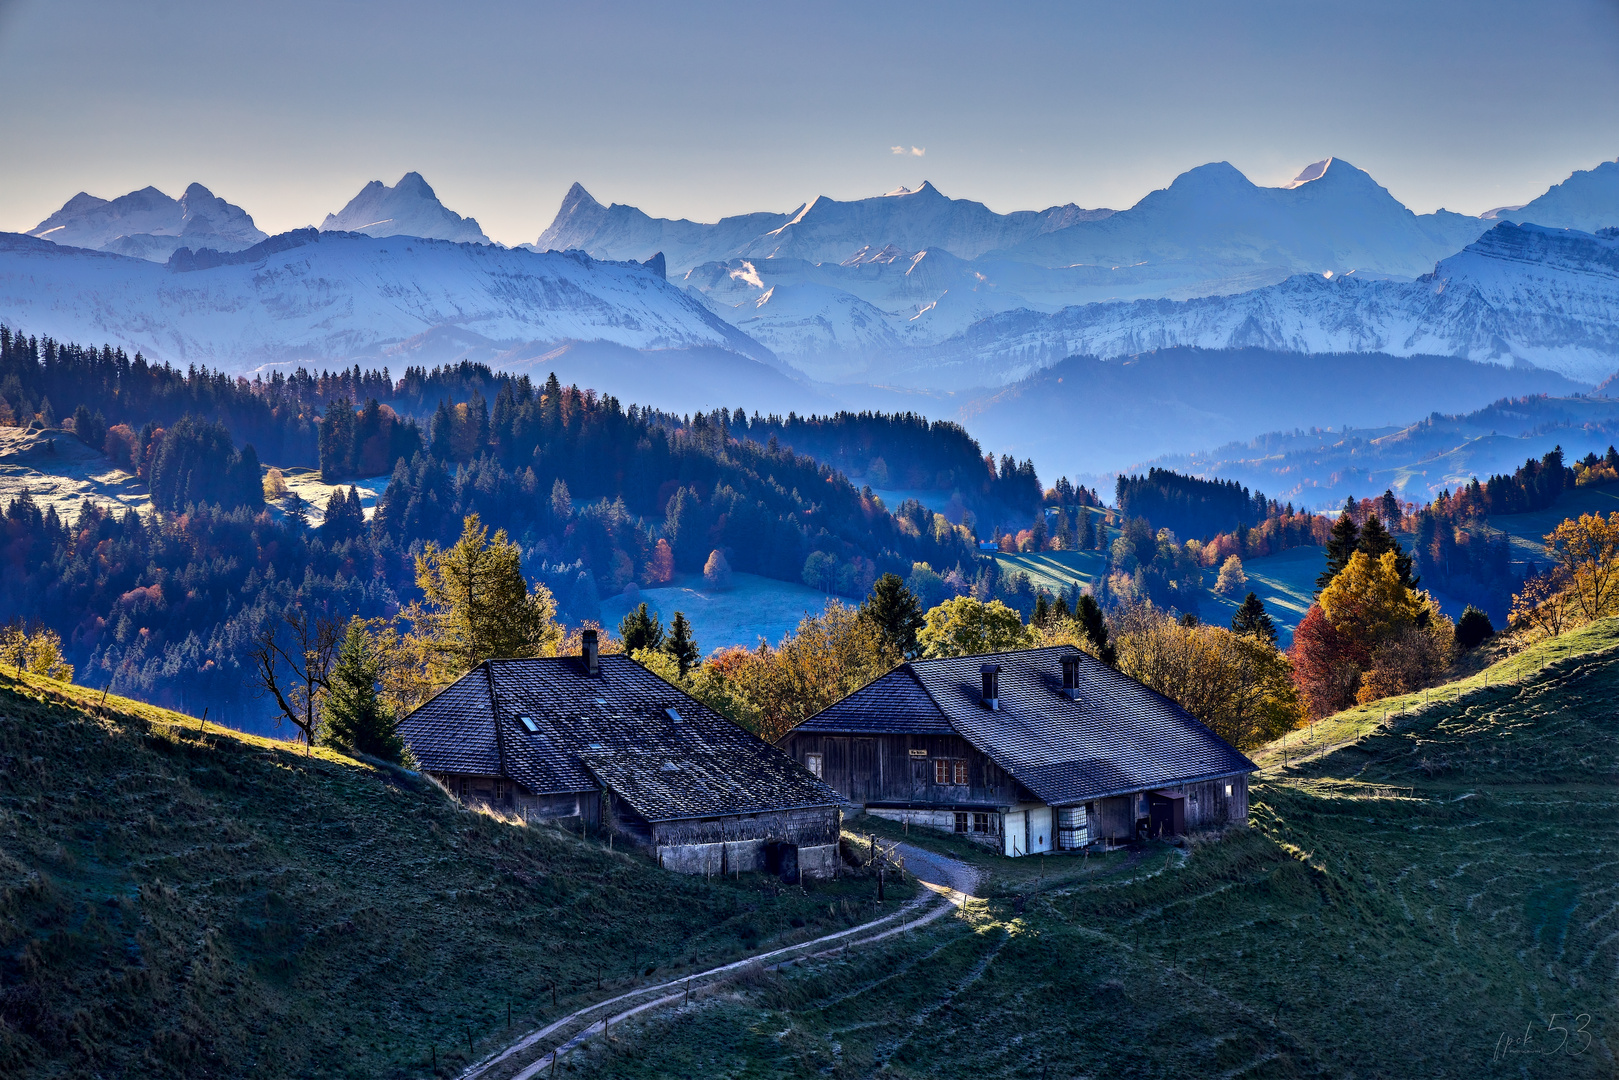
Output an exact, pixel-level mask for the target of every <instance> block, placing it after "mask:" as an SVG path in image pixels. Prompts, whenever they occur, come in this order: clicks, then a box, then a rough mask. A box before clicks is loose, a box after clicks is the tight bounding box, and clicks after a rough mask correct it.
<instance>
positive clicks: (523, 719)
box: [517, 716, 540, 731]
mask: <svg viewBox="0 0 1619 1080" xmlns="http://www.w3.org/2000/svg"><path fill="white" fill-rule="evenodd" d="M517 722H518V723H520V724H522V725H523V726H524V727H525V728H527V729H528V730H530V731H538V730H540V729H539V727H538V726H537V725H536V724H535V723H534V718H533V717H532V716H519V717H518V718H517Z"/></svg>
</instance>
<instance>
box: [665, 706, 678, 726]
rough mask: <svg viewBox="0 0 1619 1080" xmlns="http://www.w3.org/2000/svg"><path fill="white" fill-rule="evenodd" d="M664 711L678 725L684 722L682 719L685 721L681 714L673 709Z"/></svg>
mask: <svg viewBox="0 0 1619 1080" xmlns="http://www.w3.org/2000/svg"><path fill="white" fill-rule="evenodd" d="M663 711H664V712H666V713H668V714H669V719H671V720H673V721H674V722H675V723H677V724H678V723H680V722H681V721H682V719H683V718H682V717H681V715H680V714H679V713H677V712H675V711H674V710H673V709H665V710H663Z"/></svg>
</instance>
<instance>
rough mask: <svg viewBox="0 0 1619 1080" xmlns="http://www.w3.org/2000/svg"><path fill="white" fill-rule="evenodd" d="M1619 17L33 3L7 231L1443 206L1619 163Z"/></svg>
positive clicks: (951, 7) (1536, 187)
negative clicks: (1221, 203)
mask: <svg viewBox="0 0 1619 1080" xmlns="http://www.w3.org/2000/svg"><path fill="white" fill-rule="evenodd" d="M1616 106H1619V0H1600V2H1590V0H1572V2H1557V0H1540V2H1537V3H1523V2H1511V3H1499V2H1492V0H1468V2H1452V0H1432V2H1422V3H1411V2H1410V0H1400V2H1397V3H1384V2H1381V0H1356V2H1355V3H1313V2H1303V0H1288V2H1225V3H1222V2H1213V0H1204V2H1198V3H1180V2H1169V0H1134V2H1128V3H1086V2H1081V0H1068V2H1065V3H1052V4H1040V3H1006V4H995V5H989V4H982V3H954V2H949V0H937V2H933V3H929V4H894V3H881V2H877V3H873V2H870V0H867V2H864V3H825V4H816V3H807V4H806V3H799V4H794V5H784V4H761V3H753V4H729V3H707V4H695V3H693V4H670V3H667V2H661V3H639V2H636V3H631V2H623V3H617V2H595V3H580V2H577V0H575V2H572V3H559V4H550V3H504V2H483V3H475V2H462V3H457V4H450V3H425V2H417V0H392V2H389V3H370V2H359V0H356V2H345V0H337V2H333V0H322V2H320V3H308V2H304V0H278V2H276V3H231V2H226V0H213V2H210V3H190V2H163V0H147V2H143V3H133V2H128V0H120V2H105V0H0V147H4V149H3V150H0V230H16V231H25V230H28V229H31V228H33V227H34V226H35V225H36V224H37V223H38V222H39V221H41V220H42V219H43V218H45V217H46V216H47V215H48V214H49V213H51V212H52V211H53V210H55V209H57V208H58V207H59V206H61V204H62V203H63V202H65V201H66V200H67V199H68V198H69V197H70V196H72V195H73V194H75V193H76V192H79V191H88V192H90V193H91V194H93V195H99V196H101V197H103V198H110V197H113V196H115V195H119V194H123V193H124V192H127V191H131V190H134V189H137V188H141V187H145V186H146V185H148V184H151V185H155V186H157V187H158V188H159V189H161V190H163V191H165V192H167V193H168V194H170V195H173V196H178V195H179V194H180V193H181V192H182V191H183V190H184V189H185V187H186V185H187V184H189V183H191V182H193V181H197V182H201V183H203V184H204V185H206V186H207V187H209V188H210V189H212V190H213V192H214V193H215V194H216V195H220V196H222V197H224V198H225V199H227V200H229V201H231V202H233V203H236V204H238V205H240V206H242V207H244V208H245V209H246V210H247V211H248V212H249V213H251V214H252V215H253V217H254V219H255V221H256V222H257V224H258V225H259V227H260V228H262V229H264V230H265V231H267V232H271V233H275V232H280V231H284V230H286V229H292V228H299V227H302V226H305V225H310V224H318V223H319V222H320V220H321V219H322V218H323V217H324V216H325V215H326V214H327V213H329V212H333V211H336V210H337V209H339V208H340V207H341V206H342V205H343V204H344V203H345V202H347V201H348V199H349V198H351V197H352V196H353V195H354V194H355V193H356V192H357V191H358V190H359V188H360V187H361V186H362V185H363V184H364V183H366V182H367V181H369V180H373V179H380V180H383V181H385V182H386V183H390V184H391V183H393V182H395V181H397V180H398V179H399V177H400V176H401V175H402V174H404V173H405V172H407V171H409V170H412V169H414V170H417V171H419V172H421V173H422V174H423V175H424V176H425V177H426V178H427V180H428V182H429V183H431V184H432V185H433V186H434V188H435V189H436V190H437V192H438V194H439V197H440V198H441V199H442V200H443V201H444V202H445V203H446V205H448V206H449V207H450V208H451V209H453V210H455V211H457V212H458V213H462V214H467V215H470V216H472V217H475V218H477V219H478V221H479V223H480V224H482V225H483V227H484V230H485V232H486V233H488V234H489V235H490V236H491V237H492V238H493V239H495V240H499V241H502V242H504V243H508V244H516V243H524V242H529V241H532V240H534V239H535V238H536V237H537V236H538V234H539V233H540V231H541V230H542V229H544V227H545V226H546V225H547V224H548V223H549V222H550V220H551V217H552V216H553V215H554V214H555V212H556V208H557V205H558V203H560V201H561V199H562V196H563V194H564V192H565V191H566V190H567V188H568V186H569V185H570V184H571V183H573V182H574V181H576V180H577V181H580V182H582V183H583V184H584V185H585V187H586V188H587V189H588V190H589V191H590V192H591V193H592V194H593V195H595V196H596V197H597V198H598V199H599V200H601V201H602V202H604V203H606V202H623V203H630V204H633V205H636V206H639V207H641V208H642V209H643V210H646V211H647V212H648V213H651V214H653V215H655V216H669V217H688V218H692V219H694V220H702V221H712V220H714V219H716V218H718V217H720V216H722V215H725V214H734V213H744V212H748V211H754V210H773V211H786V210H791V209H793V208H794V207H796V206H798V205H799V204H801V203H803V202H804V201H806V200H808V199H811V198H813V197H814V196H816V195H830V196H832V197H835V198H858V197H862V196H867V195H875V194H878V193H881V192H884V191H889V190H892V189H894V188H896V187H899V186H901V185H905V186H909V187H915V186H916V185H918V184H920V183H921V182H922V181H923V180H931V181H932V182H933V183H934V185H935V186H936V187H938V188H939V189H940V190H941V191H943V192H945V193H946V194H948V195H953V196H957V197H967V198H973V199H977V200H979V201H981V202H984V203H987V204H988V205H989V206H990V207H991V208H992V209H995V210H998V211H1002V212H1005V211H1010V210H1017V209H1039V208H1043V207H1046V206H1051V205H1055V204H1060V203H1067V202H1076V203H1079V204H1080V205H1082V206H1087V207H1097V206H1109V207H1113V208H1116V209H1117V208H1123V207H1126V206H1128V205H1130V204H1132V203H1134V202H1135V201H1136V200H1137V199H1139V198H1140V197H1141V196H1142V195H1144V194H1146V193H1147V192H1148V191H1151V190H1153V189H1155V188H1160V187H1164V186H1166V185H1167V184H1168V183H1169V182H1170V181H1171V180H1172V179H1173V178H1174V177H1175V176H1176V175H1177V174H1178V173H1180V172H1183V171H1185V170H1186V169H1188V168H1192V167H1195V166H1197V165H1200V164H1203V163H1206V162H1209V161H1221V160H1224V161H1229V162H1231V163H1232V164H1233V165H1235V166H1236V167H1237V168H1239V169H1241V170H1242V171H1243V172H1244V173H1246V174H1247V175H1248V176H1249V178H1250V179H1252V180H1254V181H1255V182H1256V183H1261V184H1281V183H1285V182H1286V181H1287V180H1289V179H1291V178H1292V176H1294V175H1295V174H1296V173H1297V172H1298V171H1299V170H1300V169H1301V168H1303V167H1304V166H1305V165H1307V164H1308V163H1310V162H1312V161H1316V160H1318V159H1320V158H1323V157H1327V156H1329V155H1333V156H1337V157H1340V158H1343V159H1345V160H1347V161H1349V162H1351V163H1352V164H1354V165H1356V166H1358V167H1360V168H1362V169H1365V170H1367V171H1368V172H1370V173H1371V174H1372V176H1373V177H1375V178H1376V179H1377V180H1378V182H1379V183H1381V184H1383V185H1384V186H1385V187H1387V188H1388V189H1389V190H1390V191H1391V192H1392V193H1393V194H1394V195H1395V197H1396V198H1399V199H1400V200H1401V201H1402V202H1404V203H1406V205H1408V206H1410V207H1411V208H1412V209H1414V210H1416V211H1418V212H1426V211H1431V210H1434V209H1436V208H1438V207H1441V206H1444V207H1448V208H1449V209H1452V210H1457V211H1462V212H1466V213H1479V212H1481V211H1484V210H1486V209H1489V208H1491V207H1495V206H1500V205H1507V204H1517V203H1522V202H1526V201H1528V200H1529V199H1531V198H1533V197H1534V196H1536V195H1538V194H1539V193H1541V192H1542V191H1544V190H1545V189H1546V188H1547V187H1548V186H1549V185H1551V184H1553V183H1556V182H1558V181H1560V180H1562V179H1564V178H1565V177H1566V176H1567V175H1568V174H1569V173H1570V172H1571V171H1573V170H1574V169H1577V168H1590V167H1592V166H1594V165H1595V164H1597V163H1598V162H1600V161H1603V160H1611V159H1613V158H1615V157H1616V156H1619V107H1616Z"/></svg>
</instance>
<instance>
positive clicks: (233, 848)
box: [0, 674, 873, 1080]
mask: <svg viewBox="0 0 1619 1080" xmlns="http://www.w3.org/2000/svg"><path fill="white" fill-rule="evenodd" d="M872 892H873V888H872V886H871V884H870V883H869V882H867V881H864V880H858V879H853V880H844V881H840V882H836V883H827V884H824V885H821V884H818V885H816V886H815V887H814V890H813V891H804V890H801V889H798V888H792V889H784V888H782V887H781V886H779V885H778V884H776V883H775V882H774V881H773V879H763V878H756V877H754V876H752V875H749V876H744V877H743V878H741V879H740V880H729V881H727V880H720V881H714V882H705V881H703V880H700V879H692V878H688V877H681V876H678V875H674V874H666V873H664V872H662V871H660V870H658V869H656V867H654V866H653V865H652V864H651V863H650V862H649V861H648V860H646V859H645V858H644V857H641V856H638V855H626V854H625V853H624V852H623V851H622V850H619V851H609V850H608V847H607V841H606V838H605V837H599V836H591V837H580V836H579V835H577V834H576V833H570V832H567V831H564V830H560V829H558V828H555V827H551V826H532V827H523V826H520V825H514V824H508V823H506V822H502V821H500V820H497V819H495V818H493V817H490V816H488V815H484V814H478V813H471V812H468V811H466V810H464V809H462V808H461V807H460V806H459V805H457V804H456V803H454V802H452V801H451V800H450V799H448V798H447V797H446V796H445V795H444V794H443V792H442V791H441V790H440V789H438V788H437V787H435V786H432V785H430V784H428V783H426V782H424V781H422V780H421V779H419V778H417V777H415V776H414V775H413V774H408V773H405V772H403V771H402V770H388V769H382V768H373V767H371V766H368V765H365V764H362V763H358V762H355V761H353V760H350V759H348V758H344V757H341V756H338V755H335V754H331V753H329V752H325V751H321V750H318V749H317V750H316V751H315V752H314V754H313V756H310V757H306V756H304V754H303V753H302V752H301V751H300V750H298V749H297V748H295V747H293V746H291V745H289V744H286V743H279V742H274V741H271V740H266V739H260V738H255V737H252V736H244V735H240V734H237V733H234V732H224V731H221V730H219V729H218V728H212V727H211V728H209V729H208V731H207V732H206V733H203V732H201V731H199V725H198V722H197V721H196V720H194V719H192V718H189V717H182V716H178V715H176V714H173V713H168V712H164V711H163V710H160V709H155V708H152V707H150V706H146V705H142V704H139V703H136V702H130V701H125V700H122V699H120V698H108V699H107V702H106V705H105V707H101V706H100V705H99V695H97V694H94V693H93V692H90V691H87V690H84V689H83V688H79V687H69V686H65V685H64V684H60V683H52V682H47V681H44V680H39V681H34V680H25V681H23V682H21V683H18V682H16V681H14V680H13V679H12V678H10V677H9V676H5V675H3V674H0V1075H4V1076H6V1077H8V1078H9V1077H18V1078H21V1077H56V1076H92V1075H99V1076H101V1077H104V1078H109V1080H110V1078H112V1077H186V1076H196V1077H203V1076H208V1077H221V1076H230V1077H238V1076H298V1077H307V1076H323V1077H325V1076H354V1077H368V1078H369V1077H421V1076H427V1075H429V1074H430V1073H429V1069H428V1067H427V1063H428V1062H429V1061H430V1060H432V1058H433V1056H434V1054H435V1053H436V1056H437V1061H438V1065H439V1067H440V1070H441V1071H440V1075H449V1074H450V1072H451V1070H452V1069H453V1068H454V1067H455V1066H457V1065H458V1064H464V1063H465V1062H466V1060H467V1059H468V1040H469V1038H470V1039H471V1040H472V1042H473V1045H474V1046H475V1048H476V1050H477V1052H478V1053H479V1054H480V1055H481V1054H482V1053H484V1052H486V1051H487V1050H488V1049H489V1048H490V1047H491V1046H492V1045H495V1044H496V1043H497V1042H502V1041H504V1040H505V1038H506V1037H507V1030H506V1025H507V1010H508V1008H510V1010H511V1018H512V1022H513V1024H514V1025H516V1026H517V1027H518V1028H521V1027H522V1026H523V1025H525V1024H527V1023H530V1022H532V1021H534V1020H537V1019H543V1018H545V1017H549V1016H555V1015H557V1014H559V1013H562V1012H566V1011H568V1010H569V1009H570V1008H571V1007H576V1006H578V1005H580V1004H583V1003H585V1002H586V1001H588V1000H593V999H594V998H595V997H597V996H606V995H607V994H608V993H610V992H612V991H613V990H614V989H621V988H623V987H624V986H626V985H628V984H629V983H631V982H632V981H634V980H636V979H639V978H645V977H648V976H651V977H653V978H657V977H660V976H661V977H668V976H670V975H671V974H676V973H679V972H680V971H683V970H687V969H688V968H690V967H692V966H694V965H697V966H708V965H709V964H710V963H711V962H713V961H716V960H723V959H726V958H735V957H736V956H739V955H742V954H743V953H745V952H751V951H753V950H754V949H756V948H760V947H764V946H765V945H767V944H768V943H770V942H772V941H776V940H782V939H786V940H794V939H800V938H804V937H809V936H813V935H814V934H816V933H820V932H825V930H827V929H830V928H832V927H833V926H834V925H837V926H842V925H845V924H847V923H848V922H851V921H853V920H855V919H856V918H859V917H861V916H862V913H863V911H864V910H865V909H866V908H868V907H869V906H870V905H869V901H870V899H871V895H872ZM553 991H554V993H555V1004H554V1005H553V997H552V995H553ZM435 1047H436V1050H435V1049H434V1048H435Z"/></svg>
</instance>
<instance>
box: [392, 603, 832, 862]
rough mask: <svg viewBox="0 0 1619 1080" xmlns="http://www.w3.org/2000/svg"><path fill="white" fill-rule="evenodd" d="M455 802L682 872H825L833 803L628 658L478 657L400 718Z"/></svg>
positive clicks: (593, 647) (795, 767) (813, 783)
mask: <svg viewBox="0 0 1619 1080" xmlns="http://www.w3.org/2000/svg"><path fill="white" fill-rule="evenodd" d="M399 730H400V734H401V735H403V736H404V739H405V742H406V743H407V744H408V745H409V746H410V750H411V753H412V754H414V755H415V756H416V760H417V761H418V762H420V763H421V767H422V769H423V770H424V771H426V772H427V773H429V774H431V775H432V776H434V777H436V778H437V779H439V780H440V781H442V782H443V783H444V784H445V785H446V786H447V787H448V788H449V789H450V791H451V792H452V793H454V794H456V795H458V796H460V797H461V798H462V799H463V800H466V801H469V802H470V801H477V802H483V803H486V804H489V805H490V806H493V807H500V808H504V809H507V810H509V811H510V812H513V813H517V814H520V815H522V816H524V817H525V818H531V819H533V818H565V817H579V818H582V819H583V820H585V821H587V822H591V823H599V824H605V825H608V826H610V827H612V828H613V829H615V830H616V831H618V832H620V833H623V834H626V835H628V836H630V837H632V838H633V839H634V840H635V841H637V842H638V843H640V844H642V845H644V846H645V847H647V848H648V849H649V850H650V851H651V853H652V854H653V855H654V856H655V857H656V859H657V861H658V864H659V865H660V866H664V867H667V868H668V869H671V870H679V871H683V872H686V873H693V874H705V873H711V874H718V873H729V872H732V871H738V870H765V869H769V870H771V871H774V872H780V873H783V874H786V875H790V874H792V873H794V872H795V871H797V872H802V873H804V874H807V875H809V876H812V877H813V876H821V875H827V874H831V873H832V871H833V869H834V867H835V866H836V856H837V843H838V830H839V827H840V825H841V809H840V805H841V803H842V799H840V798H839V797H838V795H837V793H836V792H834V791H832V790H831V789H829V788H828V787H827V786H826V785H825V784H823V783H821V782H820V781H819V780H818V779H816V778H815V777H814V776H813V775H811V774H810V773H809V772H808V771H807V770H805V769H804V768H803V766H801V765H799V764H798V763H797V762H795V761H794V760H793V759H792V758H791V757H789V756H788V755H787V754H785V753H783V752H782V751H781V750H778V749H777V748H776V747H774V746H771V745H770V744H769V743H766V742H765V741H763V740H762V739H760V738H758V737H757V736H755V735H753V734H751V733H749V732H747V731H744V730H743V729H742V728H740V727H737V726H736V725H735V724H734V723H732V722H731V721H730V720H727V719H726V718H724V717H723V716H720V715H719V714H717V713H715V712H713V711H712V710H711V709H709V708H707V707H706V706H704V705H703V704H702V703H701V702H699V701H697V700H696V699H695V698H692V697H689V696H687V695H686V694H684V693H682V692H681V691H679V690H677V689H675V688H674V687H673V686H670V685H669V684H668V683H666V682H664V681H663V680H662V679H660V678H658V677H657V676H656V675H653V674H652V673H651V672H649V671H647V670H646V669H645V668H643V667H642V666H641V665H640V664H637V663H636V662H635V661H633V660H631V659H630V658H629V657H627V656H602V655H600V654H599V652H598V650H597V642H596V635H595V632H594V631H588V630H587V631H586V632H585V635H584V650H583V653H582V654H581V655H579V656H563V657H545V658H537V659H523V660H487V661H485V662H484V663H482V664H479V665H478V666H477V667H476V668H474V669H473V670H472V671H470V672H468V673H467V674H466V675H464V676H462V677H461V678H460V679H458V680H456V681H455V682H454V683H452V684H451V685H450V686H448V687H446V688H445V689H444V690H443V691H442V692H440V693H439V694H438V695H437V696H435V697H434V698H433V699H432V700H431V701H428V702H427V703H426V704H424V705H422V706H421V708H419V709H417V710H416V711H415V712H413V713H411V714H410V715H409V716H408V717H406V718H405V719H404V720H402V721H401V722H400V725H399Z"/></svg>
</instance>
